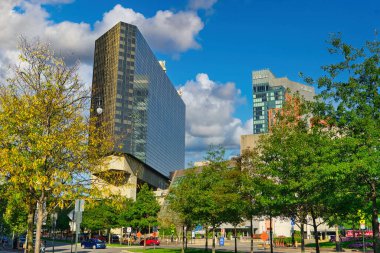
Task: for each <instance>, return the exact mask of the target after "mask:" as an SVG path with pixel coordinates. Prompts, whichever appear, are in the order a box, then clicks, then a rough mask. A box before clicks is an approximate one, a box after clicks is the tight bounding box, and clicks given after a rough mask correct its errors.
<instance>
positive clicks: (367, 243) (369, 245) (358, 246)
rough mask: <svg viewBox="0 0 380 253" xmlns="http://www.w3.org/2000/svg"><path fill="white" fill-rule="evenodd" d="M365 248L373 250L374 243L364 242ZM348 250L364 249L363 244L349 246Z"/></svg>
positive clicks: (356, 243) (357, 243)
mask: <svg viewBox="0 0 380 253" xmlns="http://www.w3.org/2000/svg"><path fill="white" fill-rule="evenodd" d="M364 246H365V247H366V248H373V243H372V242H364ZM347 248H350V249H362V248H363V242H355V243H351V244H349V245H347Z"/></svg>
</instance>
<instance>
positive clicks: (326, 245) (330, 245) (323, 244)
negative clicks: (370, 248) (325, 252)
mask: <svg viewBox="0 0 380 253" xmlns="http://www.w3.org/2000/svg"><path fill="white" fill-rule="evenodd" d="M359 242H360V241H359ZM366 242H369V241H366ZM353 243H355V242H354V241H351V242H341V243H340V245H341V247H342V248H347V246H348V245H349V244H353ZM305 246H306V247H313V248H315V243H308V244H306V245H305ZM319 247H321V248H335V242H320V243H319Z"/></svg>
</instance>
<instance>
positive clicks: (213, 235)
mask: <svg viewBox="0 0 380 253" xmlns="http://www.w3.org/2000/svg"><path fill="white" fill-rule="evenodd" d="M212 253H215V226H213V227H212Z"/></svg>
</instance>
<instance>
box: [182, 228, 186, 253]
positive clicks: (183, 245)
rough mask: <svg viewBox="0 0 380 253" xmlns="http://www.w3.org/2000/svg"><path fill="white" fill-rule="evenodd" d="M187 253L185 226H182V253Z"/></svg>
mask: <svg viewBox="0 0 380 253" xmlns="http://www.w3.org/2000/svg"><path fill="white" fill-rule="evenodd" d="M184 252H185V225H182V244H181V253H184Z"/></svg>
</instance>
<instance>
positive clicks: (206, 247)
mask: <svg viewBox="0 0 380 253" xmlns="http://www.w3.org/2000/svg"><path fill="white" fill-rule="evenodd" d="M205 230H206V244H205V251H206V252H207V251H208V229H207V226H206V229H205Z"/></svg>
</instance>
